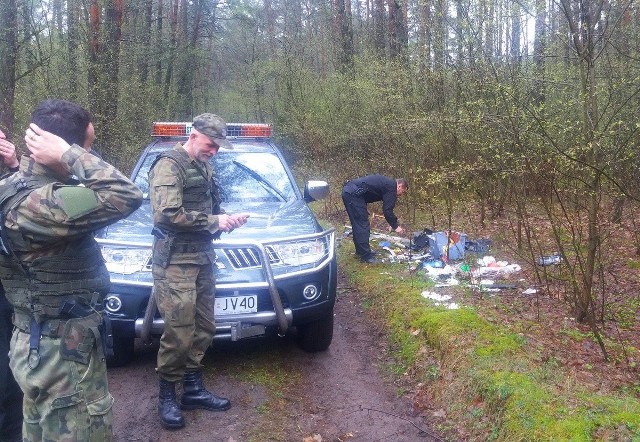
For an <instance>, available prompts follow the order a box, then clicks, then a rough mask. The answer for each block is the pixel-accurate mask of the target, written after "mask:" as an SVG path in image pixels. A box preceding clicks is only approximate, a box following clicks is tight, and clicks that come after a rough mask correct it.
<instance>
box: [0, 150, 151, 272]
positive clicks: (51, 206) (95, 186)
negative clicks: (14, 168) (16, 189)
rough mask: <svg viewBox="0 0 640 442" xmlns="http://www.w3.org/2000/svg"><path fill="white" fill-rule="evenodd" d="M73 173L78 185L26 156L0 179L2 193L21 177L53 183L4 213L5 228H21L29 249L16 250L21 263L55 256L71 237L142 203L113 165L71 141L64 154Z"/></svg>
mask: <svg viewBox="0 0 640 442" xmlns="http://www.w3.org/2000/svg"><path fill="white" fill-rule="evenodd" d="M62 164H63V166H64V167H65V168H66V169H67V171H68V173H69V177H71V175H74V176H75V177H76V179H77V180H78V181H79V182H80V185H67V184H65V182H64V181H65V179H63V178H60V177H59V176H58V174H56V173H55V172H54V171H53V170H52V169H49V168H48V167H45V166H42V165H40V164H38V163H36V162H35V161H33V160H32V159H30V158H29V157H28V156H27V155H25V156H23V157H22V159H21V162H20V170H19V171H18V172H16V173H15V174H14V175H12V176H10V177H8V178H5V179H3V180H2V181H0V193H2V192H3V191H4V190H5V189H6V186H9V185H12V184H13V183H15V182H16V181H17V180H19V179H20V178H22V177H28V176H30V175H40V176H45V177H47V178H50V180H51V181H53V182H52V183H51V184H47V185H45V186H43V187H40V188H38V189H36V190H34V191H32V192H31V193H30V194H29V195H28V196H27V197H26V198H25V199H24V201H22V202H21V203H19V204H18V205H17V206H15V207H13V208H11V209H10V210H9V211H8V212H6V216H5V222H4V227H5V228H7V229H9V230H13V231H16V232H19V233H20V235H21V236H22V239H23V240H24V242H25V243H26V244H28V247H26V248H25V250H22V251H17V252H18V254H19V258H20V259H21V260H22V261H26V262H30V261H33V260H35V259H36V258H38V257H41V256H52V255H56V254H57V253H58V252H59V251H60V250H61V249H63V248H64V247H65V246H66V242H67V240H68V239H73V238H78V237H81V236H83V235H87V234H92V233H93V232H95V231H96V230H98V229H100V228H102V227H105V226H107V225H109V224H111V223H114V222H115V221H117V220H119V219H121V218H125V217H127V216H128V215H129V214H130V213H131V212H133V211H134V210H136V209H137V208H138V207H140V204H141V203H142V192H141V191H140V189H138V188H137V187H136V185H135V184H133V183H132V182H131V181H130V180H129V179H128V178H127V177H126V176H124V175H123V174H122V173H121V172H120V171H118V170H117V169H116V168H115V167H113V166H112V165H110V164H108V163H106V162H105V161H103V160H101V159H100V158H98V157H96V156H94V155H92V154H90V153H88V152H87V151H86V150H84V149H83V148H81V147H79V146H77V145H73V146H71V148H70V149H69V150H68V151H67V152H65V153H64V155H63V156H62Z"/></svg>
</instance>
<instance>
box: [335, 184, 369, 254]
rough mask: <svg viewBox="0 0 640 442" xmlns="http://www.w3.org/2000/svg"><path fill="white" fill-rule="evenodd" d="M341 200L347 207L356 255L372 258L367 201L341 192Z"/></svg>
mask: <svg viewBox="0 0 640 442" xmlns="http://www.w3.org/2000/svg"><path fill="white" fill-rule="evenodd" d="M342 201H343V202H344V207H345V208H346V209H347V215H349V221H351V228H352V229H353V230H352V236H353V244H354V245H355V246H356V255H358V256H359V257H360V259H362V260H366V259H369V258H372V257H373V255H374V253H373V252H372V251H371V247H369V235H370V234H371V224H369V211H368V210H367V203H366V202H365V201H364V200H363V199H362V198H359V197H357V196H353V195H352V194H350V193H347V192H344V191H343V192H342Z"/></svg>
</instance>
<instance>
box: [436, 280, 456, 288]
mask: <svg viewBox="0 0 640 442" xmlns="http://www.w3.org/2000/svg"><path fill="white" fill-rule="evenodd" d="M452 285H460V281H459V280H457V279H456V278H448V279H446V280H444V281H442V282H438V283H436V287H451V286H452Z"/></svg>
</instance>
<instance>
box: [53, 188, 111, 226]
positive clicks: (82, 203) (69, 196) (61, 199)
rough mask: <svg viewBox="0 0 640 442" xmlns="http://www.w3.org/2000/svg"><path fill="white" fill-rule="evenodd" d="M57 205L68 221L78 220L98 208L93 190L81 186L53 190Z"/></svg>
mask: <svg viewBox="0 0 640 442" xmlns="http://www.w3.org/2000/svg"><path fill="white" fill-rule="evenodd" d="M54 195H55V197H56V200H57V201H58V204H59V205H60V207H61V208H62V210H64V212H65V213H66V214H67V216H68V217H69V219H76V218H80V217H81V216H83V215H86V214H87V213H91V212H93V211H94V210H96V209H97V208H98V207H100V205H99V203H98V199H97V198H96V194H95V192H94V191H93V190H91V189H87V188H86V187H82V186H62V187H59V188H58V189H56V190H55V192H54Z"/></svg>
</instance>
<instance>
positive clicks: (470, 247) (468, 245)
mask: <svg viewBox="0 0 640 442" xmlns="http://www.w3.org/2000/svg"><path fill="white" fill-rule="evenodd" d="M490 247H491V240H490V239H488V238H481V239H478V240H475V241H474V240H470V239H467V241H466V242H465V244H464V249H465V250H466V251H467V252H472V253H478V254H485V253H487V252H488V251H489V248H490Z"/></svg>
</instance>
